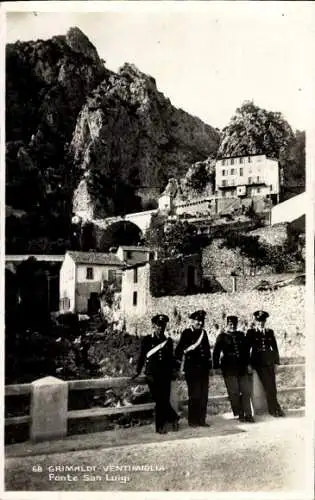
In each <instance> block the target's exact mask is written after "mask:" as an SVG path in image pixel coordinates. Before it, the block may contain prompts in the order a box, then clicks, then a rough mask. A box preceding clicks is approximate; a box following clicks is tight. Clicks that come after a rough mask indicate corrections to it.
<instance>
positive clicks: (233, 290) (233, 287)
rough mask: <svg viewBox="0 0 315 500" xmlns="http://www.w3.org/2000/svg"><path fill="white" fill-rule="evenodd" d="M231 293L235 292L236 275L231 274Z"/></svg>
mask: <svg viewBox="0 0 315 500" xmlns="http://www.w3.org/2000/svg"><path fill="white" fill-rule="evenodd" d="M232 293H236V276H232Z"/></svg>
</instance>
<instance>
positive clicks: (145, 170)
mask: <svg viewBox="0 0 315 500" xmlns="http://www.w3.org/2000/svg"><path fill="white" fill-rule="evenodd" d="M218 139H219V136H218V134H217V132H216V131H215V130H214V129H213V128H212V127H210V126H208V125H205V124H204V123H203V122H201V120H199V119H198V118H195V117H192V116H190V115H189V114H188V113H185V112H184V111H182V110H178V109H176V108H174V107H173V106H172V105H171V103H170V101H169V100H168V99H166V98H165V97H164V95H163V94H161V93H160V92H158V90H157V88H156V84H155V80H154V79H153V78H152V77H150V76H147V75H145V74H143V73H141V72H140V71H139V70H138V69H137V68H136V67H135V66H133V65H131V64H125V65H124V66H123V67H122V68H121V69H120V70H119V72H118V73H117V74H114V73H112V74H107V75H106V77H105V78H104V80H103V81H102V83H101V84H100V85H99V86H98V88H97V89H96V90H95V91H93V92H92V97H90V98H88V101H87V103H86V104H85V105H84V106H83V108H82V110H81V113H80V115H79V118H78V121H77V125H76V128H75V132H74V136H73V140H72V148H73V151H74V157H75V161H76V163H77V165H79V166H80V169H82V171H83V172H87V171H88V172H89V174H90V175H89V177H88V181H87V183H88V187H89V190H90V192H91V196H92V199H94V200H100V199H102V197H103V195H102V192H103V193H106V191H107V193H108V190H109V191H111V190H112V191H113V190H115V189H116V187H117V186H119V185H123V184H128V185H129V186H131V187H132V188H134V189H137V188H140V191H141V189H143V188H146V189H147V188H149V190H150V188H152V189H154V188H158V189H160V190H161V189H162V188H164V187H165V185H166V184H167V180H168V178H169V177H172V176H173V177H178V176H181V175H183V174H184V173H185V172H186V171H187V169H188V167H189V166H190V164H191V163H193V162H195V161H197V160H201V159H204V158H206V157H207V156H209V154H210V153H211V152H213V151H216V149H217V147H218ZM116 191H117V189H116ZM113 201H114V204H113V205H114V206H113V207H111V206H109V205H107V206H106V200H102V202H101V203H100V204H97V203H96V205H95V206H96V212H101V213H102V212H103V213H104V214H106V213H110V214H111V213H112V212H113V211H114V213H115V212H116V213H117V212H118V213H119V212H120V213H123V212H127V211H128V210H130V209H132V207H130V206H128V201H130V200H128V199H125V200H120V202H119V200H115V199H114V200H113ZM122 201H124V202H125V203H121V202H122Z"/></svg>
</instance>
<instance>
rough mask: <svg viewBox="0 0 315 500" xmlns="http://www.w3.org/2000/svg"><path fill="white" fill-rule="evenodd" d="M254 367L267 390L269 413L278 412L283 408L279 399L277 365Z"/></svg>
mask: <svg viewBox="0 0 315 500" xmlns="http://www.w3.org/2000/svg"><path fill="white" fill-rule="evenodd" d="M254 368H255V370H256V372H257V375H258V377H259V378H260V380H261V383H262V385H263V388H264V390H265V394H266V399H267V405H268V411H269V413H276V412H277V411H278V410H280V409H281V408H280V405H279V403H278V400H277V387H276V375H275V367H274V365H266V366H255V367H254Z"/></svg>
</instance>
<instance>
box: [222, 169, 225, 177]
mask: <svg viewBox="0 0 315 500" xmlns="http://www.w3.org/2000/svg"><path fill="white" fill-rule="evenodd" d="M224 176H225V170H224V169H223V170H222V177H224Z"/></svg>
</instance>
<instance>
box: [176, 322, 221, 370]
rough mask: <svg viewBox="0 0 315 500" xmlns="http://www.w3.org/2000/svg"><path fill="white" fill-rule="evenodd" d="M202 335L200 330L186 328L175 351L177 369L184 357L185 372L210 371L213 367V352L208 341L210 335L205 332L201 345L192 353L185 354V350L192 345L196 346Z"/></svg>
mask: <svg viewBox="0 0 315 500" xmlns="http://www.w3.org/2000/svg"><path fill="white" fill-rule="evenodd" d="M200 335H201V331H200V330H194V329H193V328H186V329H185V330H184V331H183V332H182V334H181V337H180V339H179V342H178V344H177V346H176V349H175V359H176V364H177V368H178V369H179V367H180V365H181V361H182V359H183V356H185V360H184V371H185V372H187V371H191V370H195V369H196V368H197V369H207V370H210V369H211V367H212V362H211V351H210V345H209V340H208V335H207V333H206V332H205V331H204V335H203V338H202V341H201V342H200V344H199V345H198V346H197V347H196V348H195V349H194V350H192V351H188V352H187V353H186V354H185V353H184V351H185V349H187V347H189V346H190V345H192V344H194V343H195V342H196V341H197V340H198V338H199V337H200Z"/></svg>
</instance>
